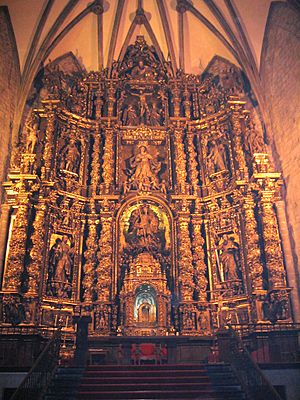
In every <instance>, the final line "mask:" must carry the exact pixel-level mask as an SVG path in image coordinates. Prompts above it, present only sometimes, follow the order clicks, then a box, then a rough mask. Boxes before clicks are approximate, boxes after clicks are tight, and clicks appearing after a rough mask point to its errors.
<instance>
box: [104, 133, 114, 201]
mask: <svg viewBox="0 0 300 400" xmlns="http://www.w3.org/2000/svg"><path fill="white" fill-rule="evenodd" d="M113 146H114V133H113V129H111V128H108V129H106V130H105V145H104V154H103V172H102V177H103V183H104V188H105V193H108V191H109V190H110V189H111V187H112V186H113V182H114V148H113Z"/></svg>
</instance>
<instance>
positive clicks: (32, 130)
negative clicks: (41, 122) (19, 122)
mask: <svg viewBox="0 0 300 400" xmlns="http://www.w3.org/2000/svg"><path fill="white" fill-rule="evenodd" d="M37 132H38V123H35V124H34V125H33V127H31V126H27V137H26V153H30V154H33V153H34V149H35V146H36V143H37Z"/></svg>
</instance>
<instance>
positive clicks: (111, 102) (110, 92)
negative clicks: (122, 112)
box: [107, 82, 115, 117]
mask: <svg viewBox="0 0 300 400" xmlns="http://www.w3.org/2000/svg"><path fill="white" fill-rule="evenodd" d="M107 97H108V99H107V103H108V106H107V113H108V116H109V117H113V113H114V104H115V88H114V86H113V84H112V82H109V83H108V92H107Z"/></svg>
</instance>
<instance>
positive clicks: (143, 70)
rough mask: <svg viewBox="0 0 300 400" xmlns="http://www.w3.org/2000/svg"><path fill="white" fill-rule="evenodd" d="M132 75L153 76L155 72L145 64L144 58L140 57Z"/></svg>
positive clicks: (139, 76)
mask: <svg viewBox="0 0 300 400" xmlns="http://www.w3.org/2000/svg"><path fill="white" fill-rule="evenodd" d="M131 77H132V78H133V79H147V78H153V72H152V70H151V68H150V67H148V65H145V63H144V60H143V59H139V60H138V64H137V65H136V66H135V67H133V68H132V71H131Z"/></svg>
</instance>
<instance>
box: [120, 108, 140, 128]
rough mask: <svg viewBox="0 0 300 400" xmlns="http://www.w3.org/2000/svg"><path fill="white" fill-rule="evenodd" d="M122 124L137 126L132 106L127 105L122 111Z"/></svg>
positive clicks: (137, 120)
mask: <svg viewBox="0 0 300 400" xmlns="http://www.w3.org/2000/svg"><path fill="white" fill-rule="evenodd" d="M122 123H123V125H125V126H136V125H138V124H139V119H138V116H137V113H136V110H135V108H134V106H133V105H132V104H129V105H128V107H127V108H125V110H124V111H123V116H122Z"/></svg>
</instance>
